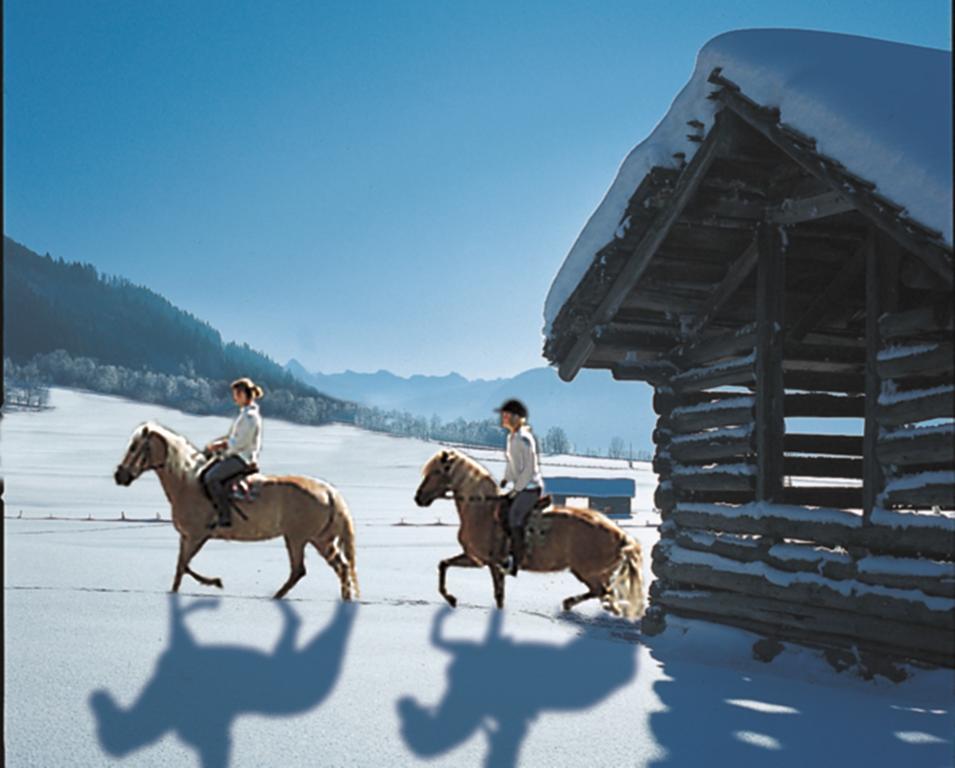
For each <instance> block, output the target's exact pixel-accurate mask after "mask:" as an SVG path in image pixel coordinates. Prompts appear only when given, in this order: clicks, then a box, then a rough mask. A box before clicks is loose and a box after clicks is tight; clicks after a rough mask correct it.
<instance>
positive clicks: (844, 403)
mask: <svg viewBox="0 0 955 768" xmlns="http://www.w3.org/2000/svg"><path fill="white" fill-rule="evenodd" d="M784 408H785V413H786V416H787V417H792V418H800V417H811V418H852V417H860V418H861V417H863V416H864V415H865V397H838V396H836V395H828V394H805V395H803V394H787V395H786V401H785V406H784Z"/></svg>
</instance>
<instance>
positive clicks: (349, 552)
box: [334, 493, 361, 597]
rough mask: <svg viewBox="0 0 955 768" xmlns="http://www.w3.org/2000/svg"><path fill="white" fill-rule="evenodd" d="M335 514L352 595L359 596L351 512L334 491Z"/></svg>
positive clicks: (343, 500) (353, 526) (339, 495)
mask: <svg viewBox="0 0 955 768" xmlns="http://www.w3.org/2000/svg"><path fill="white" fill-rule="evenodd" d="M334 497H335V514H336V516H337V518H338V526H337V527H338V538H339V541H340V542H341V547H342V551H343V554H344V555H345V559H346V560H347V561H348V575H349V578H350V581H351V583H352V588H353V595H352V596H353V597H359V596H360V595H361V590H360V589H359V588H358V573H357V571H356V570H355V524H354V522H353V521H352V518H351V514H350V513H349V511H348V505H347V504H345V499H343V498H342V496H341V494H339V493H335V494H334Z"/></svg>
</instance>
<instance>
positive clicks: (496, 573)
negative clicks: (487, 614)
mask: <svg viewBox="0 0 955 768" xmlns="http://www.w3.org/2000/svg"><path fill="white" fill-rule="evenodd" d="M488 570H489V571H490V572H491V581H492V582H493V584H494V602H495V604H496V605H497V607H498V609H501V608H503V607H504V571H502V570H501V569H500V568H499V567H498V566H497V565H495V564H493V563H492V564H491V565H489V566H488Z"/></svg>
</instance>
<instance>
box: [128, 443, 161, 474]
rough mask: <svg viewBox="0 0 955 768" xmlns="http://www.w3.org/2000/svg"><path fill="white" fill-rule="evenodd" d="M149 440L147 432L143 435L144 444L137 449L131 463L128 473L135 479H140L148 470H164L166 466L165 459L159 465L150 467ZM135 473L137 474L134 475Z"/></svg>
mask: <svg viewBox="0 0 955 768" xmlns="http://www.w3.org/2000/svg"><path fill="white" fill-rule="evenodd" d="M149 438H150V433H149V432H146V433H144V435H143V442H142V443H141V444H140V446H139V448H137V449H136V452H135V453H133V458H132V461H131V462H130V465H129V467H128V468H127V471H128V472H129V473H130V474H131V475H132V476H133V477H134V478H136V477H139V476H140V475H141V474H142V473H143V472H145V471H146V470H147V469H162V468H163V467H165V466H166V460H165V459H163V461H162V462H160V463H159V464H154V465H150V463H149V462H150V459H151V458H152V457H151V456H150V448H149ZM134 473H135V474H134Z"/></svg>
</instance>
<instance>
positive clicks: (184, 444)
mask: <svg viewBox="0 0 955 768" xmlns="http://www.w3.org/2000/svg"><path fill="white" fill-rule="evenodd" d="M143 428H146V429H148V430H149V431H150V432H154V433H155V434H157V435H159V436H160V437H161V438H162V439H163V440H165V441H166V445H167V446H169V449H170V451H171V452H172V453H175V454H177V455H179V456H181V457H187V456H190V457H193V458H195V457H196V455H198V454H201V453H202V451H200V450H199V449H198V448H197V447H196V446H195V445H193V444H192V443H191V442H190V441H189V440H188V439H187V438H186V437H184V436H183V435H180V434H179V433H178V432H176V431H175V430H173V429H170V428H169V427H164V426H163V425H162V424H159V423H158V422H155V421H146V422H143V423H142V424H140V425H139V426H138V427H136V429H135V430H134V431H133V439H135V438H136V435H138V434H139V433H140V432H142V430H143Z"/></svg>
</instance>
